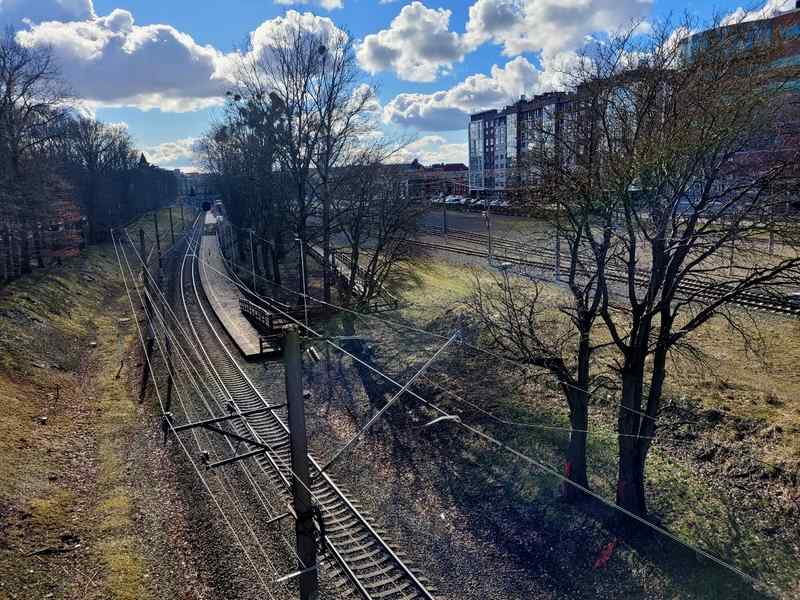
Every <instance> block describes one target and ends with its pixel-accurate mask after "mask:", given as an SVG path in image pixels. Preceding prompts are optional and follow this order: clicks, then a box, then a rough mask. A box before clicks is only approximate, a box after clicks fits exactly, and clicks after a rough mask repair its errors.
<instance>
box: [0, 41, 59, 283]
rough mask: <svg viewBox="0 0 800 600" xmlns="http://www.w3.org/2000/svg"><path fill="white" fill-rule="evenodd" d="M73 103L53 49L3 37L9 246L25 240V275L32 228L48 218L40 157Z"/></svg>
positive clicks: (0, 83) (1, 193) (2, 132)
mask: <svg viewBox="0 0 800 600" xmlns="http://www.w3.org/2000/svg"><path fill="white" fill-rule="evenodd" d="M67 99H68V94H67V93H66V91H65V86H64V84H63V82H62V80H61V78H60V76H59V72H58V69H57V66H56V65H55V62H54V60H53V55H52V53H51V52H50V50H49V49H33V48H27V47H25V46H22V45H21V44H19V43H18V42H17V41H16V38H15V33H14V30H13V29H7V30H6V31H5V33H4V34H3V36H2V38H0V199H2V200H3V206H4V214H3V219H4V220H5V221H6V225H5V228H4V229H5V231H6V235H5V237H6V238H7V243H9V244H10V243H11V240H12V237H16V238H17V239H18V240H19V241H20V247H21V258H20V261H19V262H20V271H21V272H23V273H26V272H28V271H30V249H29V238H30V237H31V235H32V234H31V227H32V225H33V224H35V223H36V222H37V221H38V220H39V219H41V217H42V213H43V211H44V209H45V206H46V205H45V203H44V199H45V194H44V193H43V192H44V190H45V189H46V188H47V182H48V181H49V179H50V175H49V172H48V169H47V166H46V165H44V164H43V163H42V161H41V160H37V158H39V157H40V154H41V153H42V150H43V148H44V146H45V145H46V144H47V143H48V142H50V141H51V140H52V139H53V138H54V136H55V135H57V132H58V130H59V128H58V123H59V122H60V121H61V120H63V119H64V116H65V110H66V101H67ZM34 237H35V236H34ZM12 251H13V249H12V248H9V252H8V257H9V259H10V257H11V254H12Z"/></svg>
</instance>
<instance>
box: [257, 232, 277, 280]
mask: <svg viewBox="0 0 800 600" xmlns="http://www.w3.org/2000/svg"><path fill="white" fill-rule="evenodd" d="M260 250H261V265H262V268H263V275H264V277H265V278H267V279H272V280H273V281H274V280H275V278H274V277H273V276H272V272H271V269H270V264H269V244H267V243H266V242H264V243H262V244H260Z"/></svg>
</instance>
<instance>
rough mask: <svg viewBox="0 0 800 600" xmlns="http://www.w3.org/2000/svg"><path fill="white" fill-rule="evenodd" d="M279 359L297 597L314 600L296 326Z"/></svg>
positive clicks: (313, 551) (313, 539)
mask: <svg viewBox="0 0 800 600" xmlns="http://www.w3.org/2000/svg"><path fill="white" fill-rule="evenodd" d="M284 336H285V337H284V346H283V361H284V367H285V372H286V400H287V402H288V405H289V435H290V442H291V456H292V472H293V474H294V476H293V477H292V495H293V497H294V511H295V513H296V515H297V521H296V522H295V532H296V535H297V557H298V559H299V561H300V564H299V569H300V570H301V574H300V576H299V579H300V600H317V599H318V598H319V583H318V580H317V571H316V570H315V569H314V568H313V567H315V566H316V564H317V541H316V528H315V525H314V512H313V506H312V504H311V478H310V477H309V472H308V442H307V440H306V417H305V408H304V405H303V381H302V374H301V372H300V371H301V361H300V356H301V354H300V337H299V335H298V332H297V327H295V326H293V325H290V326H287V327H286V328H285V329H284Z"/></svg>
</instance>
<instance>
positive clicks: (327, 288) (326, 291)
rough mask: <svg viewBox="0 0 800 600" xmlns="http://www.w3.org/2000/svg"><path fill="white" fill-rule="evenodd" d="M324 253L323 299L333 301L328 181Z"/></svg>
mask: <svg viewBox="0 0 800 600" xmlns="http://www.w3.org/2000/svg"><path fill="white" fill-rule="evenodd" d="M322 252H323V261H324V263H325V265H324V267H323V269H322V281H323V298H324V300H325V302H330V301H331V273H330V271H329V267H330V265H331V201H330V197H329V195H328V190H327V181H326V182H325V183H324V184H323V194H322Z"/></svg>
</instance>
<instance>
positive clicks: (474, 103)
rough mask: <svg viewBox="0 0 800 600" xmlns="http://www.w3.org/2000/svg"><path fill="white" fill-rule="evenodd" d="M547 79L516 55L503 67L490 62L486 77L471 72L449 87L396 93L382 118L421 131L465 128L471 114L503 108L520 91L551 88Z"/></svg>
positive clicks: (386, 121)
mask: <svg viewBox="0 0 800 600" xmlns="http://www.w3.org/2000/svg"><path fill="white" fill-rule="evenodd" d="M546 82H547V77H545V76H544V75H543V73H542V71H540V70H538V69H537V68H536V67H534V66H533V65H532V64H531V63H530V62H528V60H527V59H525V58H523V57H521V56H518V57H517V58H515V59H513V60H511V61H509V62H508V63H506V65H505V66H504V67H498V66H497V65H493V66H492V69H491V72H490V74H489V75H488V76H487V75H484V74H483V73H479V74H476V75H471V76H469V77H467V78H466V79H465V80H464V81H462V82H460V83H458V84H456V85H455V86H453V87H452V88H450V89H449V90H443V91H439V92H435V93H433V94H399V95H398V96H396V97H395V98H394V99H393V100H391V101H390V102H388V103H387V104H386V105H385V106H384V108H383V120H384V122H385V123H391V124H395V125H400V126H405V127H414V128H416V129H419V130H422V131H443V130H454V129H464V128H465V127H466V126H467V122H468V120H469V114H470V113H473V112H478V111H480V110H485V109H489V108H498V107H502V106H503V105H504V104H507V103H510V102H513V101H514V100H516V99H517V98H519V96H520V95H521V94H535V93H538V92H541V91H544V90H545V89H550V88H549V87H545V86H546V85H547V84H546Z"/></svg>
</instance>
